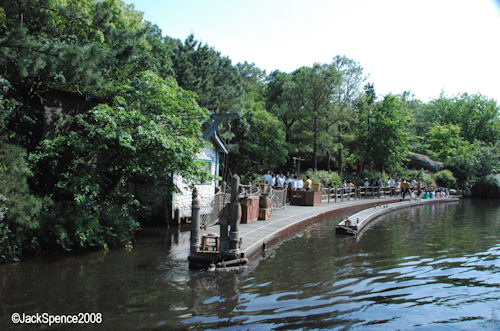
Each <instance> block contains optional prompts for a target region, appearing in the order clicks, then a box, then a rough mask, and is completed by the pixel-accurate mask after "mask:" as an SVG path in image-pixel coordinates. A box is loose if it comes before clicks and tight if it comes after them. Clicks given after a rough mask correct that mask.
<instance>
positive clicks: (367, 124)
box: [353, 94, 412, 172]
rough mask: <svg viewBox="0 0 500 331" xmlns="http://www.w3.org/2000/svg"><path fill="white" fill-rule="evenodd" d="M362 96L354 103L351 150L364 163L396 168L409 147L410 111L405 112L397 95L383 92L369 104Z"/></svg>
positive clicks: (399, 166)
mask: <svg viewBox="0 0 500 331" xmlns="http://www.w3.org/2000/svg"><path fill="white" fill-rule="evenodd" d="M370 102H371V99H370V98H369V97H365V98H363V99H362V100H360V104H359V105H358V107H359V109H360V110H359V111H358V114H357V115H358V118H359V123H360V125H359V128H358V133H357V139H356V140H354V141H353V145H354V146H353V150H354V151H355V153H356V154H357V158H358V160H359V161H361V162H362V165H363V166H361V168H360V170H362V169H363V168H364V165H370V166H373V167H375V168H376V169H380V170H389V171H391V172H393V171H398V170H399V169H400V168H401V166H402V162H403V160H404V159H405V157H406V153H407V152H408V150H409V146H410V141H411V139H410V135H409V126H410V124H411V121H412V118H411V113H409V112H407V111H405V109H404V104H403V103H402V102H401V100H400V98H398V97H396V96H394V95H390V94H389V95H387V96H385V97H384V100H382V101H379V102H373V103H370Z"/></svg>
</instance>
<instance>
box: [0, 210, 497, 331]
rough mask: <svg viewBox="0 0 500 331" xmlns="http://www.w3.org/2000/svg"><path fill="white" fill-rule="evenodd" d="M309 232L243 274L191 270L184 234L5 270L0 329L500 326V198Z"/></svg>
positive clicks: (156, 233) (159, 234) (0, 273)
mask: <svg viewBox="0 0 500 331" xmlns="http://www.w3.org/2000/svg"><path fill="white" fill-rule="evenodd" d="M338 221H339V219H333V220H330V221H325V222H322V223H320V224H316V225H313V226H311V227H309V228H307V229H306V230H305V231H303V232H302V233H301V234H299V235H297V236H296V237H294V238H292V239H290V240H288V241H286V242H283V243H281V244H280V246H278V247H276V248H273V249H272V250H270V251H269V252H267V254H266V257H265V258H262V259H261V260H260V261H259V262H258V264H255V263H254V264H253V265H252V267H251V269H250V271H248V272H245V273H243V274H232V273H208V272H191V271H189V270H188V265H187V262H186V256H187V252H184V251H183V250H181V249H179V244H180V243H183V242H185V241H189V234H188V232H186V231H183V229H181V228H175V227H172V228H170V229H167V230H165V229H147V230H146V231H144V232H143V233H142V237H141V238H139V240H138V242H137V244H136V246H135V248H134V249H133V250H132V251H125V250H118V251H111V252H109V253H108V254H103V253H100V252H99V253H92V254H87V255H84V256H72V257H66V258H60V259H53V260H46V259H43V260H41V261H40V260H35V261H30V262H27V263H22V264H19V265H9V266H1V267H0V298H1V299H2V300H1V301H0V329H10V328H12V326H13V325H12V324H11V322H10V316H11V314H12V313H13V312H25V313H37V312H38V313H42V312H49V313H52V314H75V313H78V312H101V313H102V314H103V317H104V322H103V324H102V325H99V328H104V329H130V328H156V327H158V328H174V327H175V328H182V329H184V328H196V329H198V328H199V329H206V328H226V327H228V328H238V329H241V328H243V329H247V328H250V329H259V328H260V329H294V328H328V329H336V328H338V329H344V328H353V329H408V328H410V329H414V328H419V327H422V328H424V329H429V328H430V329H432V328H438V327H439V328H440V329H441V328H449V329H455V328H459V329H484V328H486V329H499V328H500V324H499V315H500V306H499V302H500V300H499V299H500V289H499V288H500V286H499V285H500V272H499V271H500V270H499V269H500V231H499V229H500V207H499V205H498V201H465V202H463V203H460V204H455V205H450V204H448V205H446V204H443V205H434V206H424V207H417V208H413V209H408V210H403V211H400V212H398V213H392V214H388V215H387V216H385V217H384V218H383V219H380V220H379V221H378V222H376V223H374V224H373V225H371V226H370V228H369V229H367V230H366V231H365V232H364V233H363V235H362V237H361V238H360V239H359V240H356V238H352V237H338V236H335V225H336V223H337V222H338Z"/></svg>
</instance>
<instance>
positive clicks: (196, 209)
mask: <svg viewBox="0 0 500 331" xmlns="http://www.w3.org/2000/svg"><path fill="white" fill-rule="evenodd" d="M200 208H201V202H200V197H199V195H198V189H197V188H196V187H195V188H194V189H193V202H192V205H191V254H195V253H196V252H198V250H199V249H200Z"/></svg>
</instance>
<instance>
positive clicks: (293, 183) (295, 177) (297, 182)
mask: <svg viewBox="0 0 500 331" xmlns="http://www.w3.org/2000/svg"><path fill="white" fill-rule="evenodd" d="M298 185H299V179H298V178H297V175H295V176H294V177H293V180H292V190H294V191H295V190H297V187H298Z"/></svg>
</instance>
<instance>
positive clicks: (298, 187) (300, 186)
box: [297, 176, 304, 190]
mask: <svg viewBox="0 0 500 331" xmlns="http://www.w3.org/2000/svg"><path fill="white" fill-rule="evenodd" d="M303 188H304V181H303V180H302V177H300V176H299V179H298V180H297V190H302V189H303Z"/></svg>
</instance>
